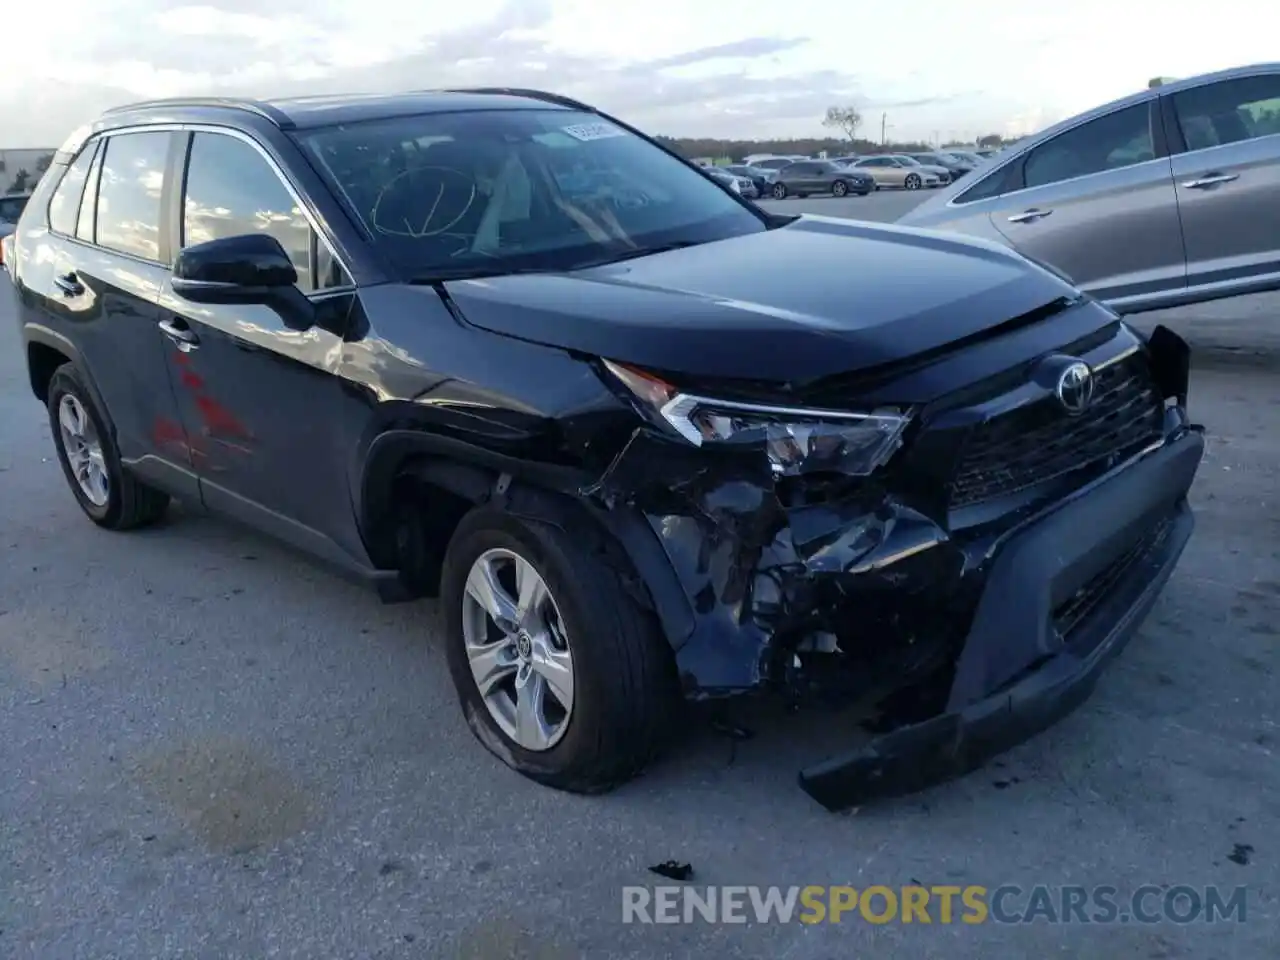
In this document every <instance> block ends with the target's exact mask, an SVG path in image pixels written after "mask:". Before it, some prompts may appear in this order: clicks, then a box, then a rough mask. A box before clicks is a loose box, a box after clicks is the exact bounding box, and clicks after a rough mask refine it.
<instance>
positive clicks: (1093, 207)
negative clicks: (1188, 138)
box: [986, 103, 1186, 301]
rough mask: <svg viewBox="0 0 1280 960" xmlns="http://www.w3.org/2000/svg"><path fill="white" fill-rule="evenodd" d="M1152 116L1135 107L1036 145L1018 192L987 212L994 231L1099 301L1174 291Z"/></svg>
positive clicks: (1162, 170) (1163, 161) (1169, 200)
mask: <svg viewBox="0 0 1280 960" xmlns="http://www.w3.org/2000/svg"><path fill="white" fill-rule="evenodd" d="M1153 116H1154V111H1153V110H1152V108H1151V105H1150V104H1148V103H1140V104H1138V105H1137V106H1132V107H1125V108H1123V109H1121V110H1118V111H1115V112H1113V113H1110V114H1107V115H1106V116H1103V117H1099V118H1097V119H1095V120H1090V121H1089V122H1088V123H1084V124H1081V125H1080V126H1077V127H1072V128H1071V129H1069V130H1065V131H1063V132H1062V133H1060V134H1058V135H1057V136H1056V137H1054V138H1053V139H1052V140H1049V141H1047V142H1045V143H1043V144H1041V145H1040V146H1038V147H1036V148H1035V149H1034V150H1032V151H1031V152H1030V153H1028V154H1027V156H1026V158H1025V159H1024V160H1023V164H1024V166H1023V178H1024V182H1025V187H1026V188H1025V189H1022V190H1016V191H1013V192H1011V193H1008V194H1005V195H1003V196H1001V197H999V198H997V199H994V200H992V201H990V203H989V204H987V205H986V206H988V209H989V210H990V213H991V222H992V226H994V227H995V229H996V230H998V231H999V232H1000V233H1001V234H1002V235H1003V236H1004V237H1005V239H1006V240H1007V241H1008V242H1009V244H1010V245H1011V246H1013V247H1014V248H1016V249H1017V250H1018V251H1020V252H1021V253H1024V254H1027V255H1028V256H1031V257H1034V258H1036V259H1038V260H1042V261H1044V262H1045V263H1048V264H1051V265H1052V266H1054V267H1057V268H1058V269H1059V270H1061V271H1063V272H1064V273H1066V274H1067V275H1068V276H1069V277H1071V279H1072V281H1073V282H1074V283H1075V284H1076V285H1077V286H1079V287H1080V288H1082V289H1083V290H1085V291H1087V292H1088V293H1091V294H1093V295H1094V296H1096V297H1098V298H1099V299H1100V300H1108V301H1117V300H1123V299H1124V298H1126V297H1133V296H1142V295H1144V294H1151V293H1156V292H1163V291H1168V290H1174V289H1181V288H1182V287H1183V286H1184V285H1185V282H1186V260H1185V257H1184V255H1183V249H1182V224H1181V223H1180V221H1179V219H1178V204H1177V199H1176V198H1175V195H1174V190H1173V173H1172V171H1171V168H1170V164H1169V158H1168V157H1157V156H1156V155H1155V153H1156V146H1155V137H1154V135H1153V131H1152V120H1153ZM1156 122H1157V123H1158V122H1159V121H1158V119H1156Z"/></svg>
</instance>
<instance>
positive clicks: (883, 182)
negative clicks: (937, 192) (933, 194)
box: [845, 154, 942, 190]
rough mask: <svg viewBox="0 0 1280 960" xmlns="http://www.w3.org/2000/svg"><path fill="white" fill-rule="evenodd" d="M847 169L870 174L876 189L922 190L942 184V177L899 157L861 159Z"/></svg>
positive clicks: (912, 161)
mask: <svg viewBox="0 0 1280 960" xmlns="http://www.w3.org/2000/svg"><path fill="white" fill-rule="evenodd" d="M845 169H849V170H858V171H861V172H863V173H867V174H870V176H871V177H872V178H873V179H874V180H875V183H876V187H877V188H879V187H902V188H903V189H905V190H920V189H922V188H923V187H936V186H938V185H940V184H941V183H942V176H941V175H940V174H939V173H937V172H934V171H931V170H929V169H926V168H924V167H922V166H920V164H918V163H916V162H915V161H914V160H908V158H905V157H898V156H889V155H887V154H886V155H885V156H879V157H860V158H858V159H857V160H855V161H853V163H851V164H849V166H848V167H846V168H845Z"/></svg>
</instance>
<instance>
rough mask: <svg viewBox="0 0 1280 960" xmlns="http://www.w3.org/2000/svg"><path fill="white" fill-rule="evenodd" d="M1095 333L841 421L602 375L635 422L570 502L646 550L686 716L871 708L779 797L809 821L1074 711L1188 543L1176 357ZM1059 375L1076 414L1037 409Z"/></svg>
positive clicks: (1169, 337)
mask: <svg viewBox="0 0 1280 960" xmlns="http://www.w3.org/2000/svg"><path fill="white" fill-rule="evenodd" d="M1113 333H1114V335H1113V336H1111V337H1110V338H1108V339H1105V340H1104V341H1103V342H1096V339H1095V341H1094V342H1091V343H1089V344H1080V345H1076V346H1078V347H1079V348H1080V349H1079V350H1077V351H1073V353H1072V354H1068V353H1066V352H1065V351H1064V352H1062V353H1059V354H1055V355H1053V356H1051V357H1048V358H1044V359H1043V360H1041V361H1038V362H1037V365H1035V366H1034V367H1033V368H1029V369H1028V370H1027V371H1026V377H1025V379H1022V380H1019V381H1018V382H1011V381H1010V379H1009V377H1008V376H1001V377H999V378H994V379H993V381H992V383H991V384H990V385H989V388H984V387H983V385H979V386H978V388H976V389H975V388H974V386H973V385H970V384H965V385H963V389H960V390H957V391H955V392H954V394H953V395H951V396H949V397H944V398H943V399H942V400H941V401H934V400H930V401H929V402H928V403H927V404H923V405H918V406H912V405H900V406H889V405H884V404H877V405H876V406H875V408H874V409H871V410H867V411H865V412H856V413H855V412H847V411H844V410H829V409H825V410H815V409H813V408H811V407H804V408H787V407H776V406H768V405H763V404H759V403H748V402H740V401H725V400H714V399H707V398H704V397H699V396H694V395H691V394H689V393H687V392H681V391H679V390H677V389H675V388H674V387H671V386H670V385H668V384H666V383H665V382H663V381H661V380H659V379H657V378H655V377H652V376H650V375H647V374H645V373H642V372H640V371H636V370H633V369H631V368H627V367H620V366H616V365H609V369H610V373H611V374H612V375H613V376H614V377H616V378H617V379H618V380H619V382H620V383H621V384H622V385H623V386H625V387H626V389H627V390H629V391H630V392H631V393H632V394H633V395H634V396H635V397H636V398H637V399H638V400H640V401H641V402H642V403H643V404H647V405H648V406H650V407H651V408H652V409H653V410H654V411H655V412H656V413H657V416H656V417H654V418H653V423H652V424H651V425H646V426H644V427H641V428H639V429H637V430H636V431H635V433H634V434H633V435H632V436H631V438H630V440H629V442H628V443H627V444H626V446H625V449H623V450H622V452H621V453H620V454H619V455H618V456H617V457H616V458H615V459H614V460H613V462H612V464H611V465H610V467H609V468H608V470H607V471H606V472H605V473H604V475H603V476H602V477H601V478H600V480H599V482H598V483H597V484H596V485H595V486H594V487H593V488H592V489H591V490H589V491H584V492H586V493H587V494H589V495H590V496H592V497H594V498H596V499H597V500H598V501H603V502H605V503H606V504H608V505H610V506H613V507H617V506H620V505H623V504H625V505H629V506H630V507H632V508H634V509H636V510H638V511H640V512H641V513H642V514H643V515H644V517H645V518H646V519H647V521H648V524H649V526H650V527H651V528H652V529H653V531H654V533H655V534H656V536H657V538H658V540H659V541H660V542H661V544H662V547H663V549H664V551H665V553H666V556H667V558H668V559H669V561H670V563H671V565H672V567H673V568H674V570H675V572H676V575H677V577H678V579H679V581H680V583H681V585H682V587H683V590H684V593H685V594H686V596H687V599H688V601H689V604H690V606H691V608H692V611H693V627H692V630H691V632H689V634H688V635H687V636H682V637H672V638H671V639H672V643H673V646H674V647H675V651H676V652H675V656H676V662H677V666H678V669H679V673H680V676H681V679H682V682H683V684H684V687H685V691H686V694H687V695H688V696H689V697H691V698H696V699H707V698H716V697H724V696H730V695H734V694H739V693H744V692H749V691H762V690H764V691H774V692H778V693H781V694H783V695H785V696H788V697H791V698H795V699H797V700H803V701H813V700H819V699H821V700H833V701H835V702H840V703H850V702H853V701H855V700H863V699H868V700H872V701H873V702H880V703H881V704H882V705H886V706H887V705H893V707H894V709H893V710H892V711H891V715H890V716H889V717H888V719H889V721H890V724H891V725H892V724H893V723H898V724H901V725H899V726H898V727H897V728H896V729H891V730H890V731H889V732H888V733H885V734H884V735H882V736H880V737H878V738H877V739H875V740H873V741H872V742H871V743H870V744H869V745H868V746H867V747H866V748H865V749H862V750H858V751H855V752H853V753H851V754H849V755H847V756H842V757H837V758H834V759H832V760H830V761H827V762H826V763H824V764H821V765H820V766H818V767H815V768H812V769H809V770H805V771H803V772H802V773H801V775H800V779H801V784H802V786H803V787H804V788H805V789H806V791H807V792H809V793H810V795H811V796H813V797H814V798H815V799H816V800H818V801H819V802H820V803H822V804H823V805H824V806H826V807H828V808H829V809H841V808H844V807H848V806H851V805H855V804H859V803H863V802H866V801H867V800H870V799H873V798H876V797H883V796H888V795H893V794H899V793H903V792H907V791H910V790H914V789H917V788H919V787H922V786H924V785H927V784H929V783H933V782H936V781H938V780H940V779H945V778H946V777H948V776H952V775H956V774H959V773H963V772H967V771H968V770H971V769H973V768H974V767H976V766H978V765H980V764H981V763H982V762H983V761H984V760H985V759H987V758H989V757H990V756H991V755H993V754H994V753H997V752H1000V751H1001V750H1004V749H1007V748H1008V747H1009V746H1012V745H1013V744H1014V743H1017V742H1020V741H1021V740H1024V739H1026V738H1027V737H1028V736H1030V735H1031V734H1033V733H1034V732H1036V731H1038V730H1040V729H1042V728H1043V727H1045V726H1047V725H1049V724H1050V723H1052V722H1053V721H1054V720H1055V719H1057V717H1059V716H1061V715H1062V714H1063V713H1065V712H1067V711H1068V710H1070V709H1071V708H1072V707H1073V706H1075V705H1076V704H1077V703H1078V702H1080V701H1081V700H1082V699H1083V698H1084V697H1085V696H1087V695H1088V692H1089V690H1090V689H1091V687H1092V684H1093V681H1094V679H1095V678H1096V676H1097V673H1098V671H1099V670H1100V668H1101V666H1102V664H1103V663H1104V662H1105V661H1106V659H1107V658H1108V657H1109V656H1110V655H1111V654H1113V653H1115V652H1116V651H1118V650H1119V649H1120V647H1121V646H1122V645H1123V642H1124V640H1126V639H1127V638H1128V636H1129V635H1131V634H1132V633H1133V632H1134V630H1136V628H1137V626H1138V625H1139V624H1140V622H1141V619H1142V617H1143V616H1145V614H1146V612H1147V610H1148V609H1149V608H1150V606H1151V604H1152V603H1153V602H1154V600H1155V597H1156V595H1157V594H1158V592H1159V589H1160V587H1161V586H1163V584H1164V582H1165V581H1166V580H1167V579H1168V576H1169V575H1170V573H1171V572H1172V570H1173V567H1174V565H1175V564H1176V562H1177V559H1178V557H1179V556H1180V554H1181V552H1182V549H1183V547H1184V546H1185V544H1186V542H1187V539H1188V537H1189V536H1190V532H1191V525H1192V518H1191V514H1190V510H1189V508H1188V507H1187V504H1186V494H1187V490H1188V489H1189V487H1190V485H1191V481H1192V479H1193V478H1194V475H1195V472H1196V469H1197V467H1198V465H1199V461H1200V457H1201V455H1202V452H1203V442H1202V439H1201V437H1200V435H1199V431H1198V428H1195V427H1193V426H1191V425H1190V424H1189V423H1188V421H1187V418H1186V414H1185V402H1186V392H1187V377H1188V373H1187V369H1188V364H1187V349H1186V345H1185V344H1184V343H1182V341H1181V340H1179V339H1178V338H1177V337H1176V336H1175V335H1173V334H1172V333H1170V332H1169V331H1167V330H1163V329H1162V330H1160V331H1158V332H1157V334H1155V335H1154V336H1153V337H1152V338H1151V340H1150V341H1149V342H1144V341H1141V340H1140V339H1138V338H1137V336H1136V335H1135V334H1134V333H1133V332H1132V331H1130V330H1129V329H1128V328H1127V327H1123V326H1119V325H1118V326H1117V327H1116V328H1115V330H1114V331H1113ZM1073 364H1085V365H1087V366H1088V368H1089V370H1090V371H1091V375H1092V378H1093V379H1092V381H1091V383H1092V387H1091V390H1092V391H1093V394H1092V395H1091V397H1090V400H1091V401H1092V406H1091V408H1090V409H1089V410H1087V411H1082V410H1068V409H1066V408H1065V407H1064V406H1063V403H1062V400H1061V390H1059V389H1056V384H1057V383H1058V382H1060V377H1059V374H1060V372H1061V371H1062V370H1065V369H1066V368H1067V366H1071V365H1073ZM1055 378H1057V379H1055ZM849 406H850V407H851V408H852V407H854V406H855V405H854V404H853V403H850V405H849Z"/></svg>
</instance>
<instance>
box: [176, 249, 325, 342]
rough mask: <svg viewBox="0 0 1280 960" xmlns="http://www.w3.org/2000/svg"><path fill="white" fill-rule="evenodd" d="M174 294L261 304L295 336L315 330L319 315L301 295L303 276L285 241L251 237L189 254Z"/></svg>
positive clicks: (179, 266) (181, 258)
mask: <svg viewBox="0 0 1280 960" xmlns="http://www.w3.org/2000/svg"><path fill="white" fill-rule="evenodd" d="M172 282H173V292H174V293H176V294H177V295H178V296H180V297H182V298H183V299H184V300H190V301H191V302H192V303H208V304H261V305H262V306H266V307H270V308H271V309H273V310H275V311H276V313H278V314H279V315H280V318H281V319H282V320H283V321H284V324H285V326H286V327H288V328H289V329H290V330H310V329H311V328H312V327H313V326H315V323H316V318H315V309H314V307H313V306H312V303H311V301H310V300H308V299H307V297H306V295H305V294H303V292H302V291H301V290H299V289H298V287H297V283H298V271H297V270H295V269H294V266H293V263H292V261H290V260H289V255H288V254H287V253H285V250H284V247H282V246H281V245H280V241H279V240H277V239H276V238H275V237H272V236H270V235H268V234H265V233H246V234H243V235H242V236H238V237H224V238H222V239H219V240H210V241H208V242H207V243H197V244H193V245H192V246H190V247H186V248H184V249H183V250H182V251H181V252H180V253H179V254H178V259H177V262H176V263H174V265H173V279H172Z"/></svg>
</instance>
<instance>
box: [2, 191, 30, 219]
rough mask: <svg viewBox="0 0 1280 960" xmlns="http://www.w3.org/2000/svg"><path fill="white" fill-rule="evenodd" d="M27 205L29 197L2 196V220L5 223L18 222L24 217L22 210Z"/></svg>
mask: <svg viewBox="0 0 1280 960" xmlns="http://www.w3.org/2000/svg"><path fill="white" fill-rule="evenodd" d="M26 206H27V197H25V196H24V197H3V198H0V221H3V222H5V223H17V222H18V220H19V219H20V218H21V217H22V211H23V210H24V209H25V208H26Z"/></svg>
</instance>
